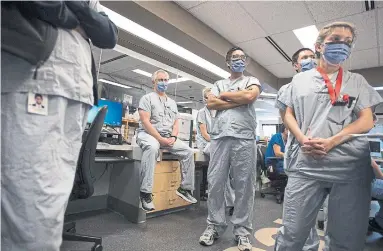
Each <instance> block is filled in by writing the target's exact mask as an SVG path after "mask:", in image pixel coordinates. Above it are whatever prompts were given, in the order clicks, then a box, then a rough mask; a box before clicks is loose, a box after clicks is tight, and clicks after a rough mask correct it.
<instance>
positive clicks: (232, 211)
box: [229, 207, 234, 216]
mask: <svg viewBox="0 0 383 251" xmlns="http://www.w3.org/2000/svg"><path fill="white" fill-rule="evenodd" d="M233 213H234V207H230V209H229V216H233Z"/></svg>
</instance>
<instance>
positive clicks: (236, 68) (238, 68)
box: [230, 60, 246, 72]
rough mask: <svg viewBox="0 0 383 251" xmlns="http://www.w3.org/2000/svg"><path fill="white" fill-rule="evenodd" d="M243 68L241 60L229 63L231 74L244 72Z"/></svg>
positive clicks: (243, 63)
mask: <svg viewBox="0 0 383 251" xmlns="http://www.w3.org/2000/svg"><path fill="white" fill-rule="evenodd" d="M245 67H246V66H245V62H244V61H243V60H235V61H231V65H230V68H231V70H232V71H233V72H244V71H245Z"/></svg>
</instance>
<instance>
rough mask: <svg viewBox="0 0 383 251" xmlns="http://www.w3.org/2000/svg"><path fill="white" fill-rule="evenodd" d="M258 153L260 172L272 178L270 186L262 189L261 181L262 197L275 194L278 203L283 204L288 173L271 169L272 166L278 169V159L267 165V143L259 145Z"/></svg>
mask: <svg viewBox="0 0 383 251" xmlns="http://www.w3.org/2000/svg"><path fill="white" fill-rule="evenodd" d="M257 154H258V163H259V164H258V165H259V167H258V168H260V172H259V173H260V174H262V173H264V174H265V176H266V177H267V178H268V179H269V180H270V187H269V188H265V189H262V182H260V186H259V191H260V193H261V197H262V198H265V196H266V194H271V195H275V196H276V199H277V203H278V204H281V203H282V201H283V197H284V193H285V188H286V186H287V175H286V174H281V173H276V172H275V171H271V167H272V169H273V170H276V161H272V162H271V167H270V166H268V165H266V162H265V154H266V146H265V145H257Z"/></svg>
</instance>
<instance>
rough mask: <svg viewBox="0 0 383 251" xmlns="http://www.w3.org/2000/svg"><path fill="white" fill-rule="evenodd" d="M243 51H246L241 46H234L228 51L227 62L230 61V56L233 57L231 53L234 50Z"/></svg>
mask: <svg viewBox="0 0 383 251" xmlns="http://www.w3.org/2000/svg"><path fill="white" fill-rule="evenodd" d="M238 50H239V51H242V52H243V53H245V52H244V51H243V49H242V48H240V47H233V48H231V49H230V50H229V51H228V52H227V53H226V62H228V61H230V58H231V55H232V54H233V52H234V51H238Z"/></svg>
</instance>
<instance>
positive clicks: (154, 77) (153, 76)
mask: <svg viewBox="0 0 383 251" xmlns="http://www.w3.org/2000/svg"><path fill="white" fill-rule="evenodd" d="M158 73H164V74H166V75H167V76H168V78H169V73H168V72H167V71H165V70H162V69H159V70H157V71H155V72H154V73H153V74H152V82H154V81H156V79H157V75H158Z"/></svg>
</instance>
